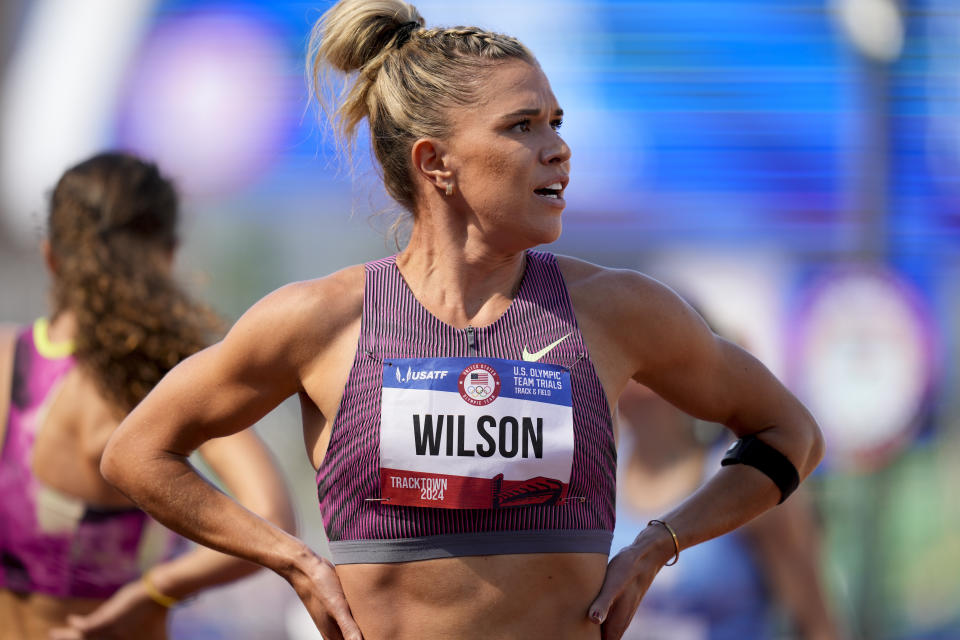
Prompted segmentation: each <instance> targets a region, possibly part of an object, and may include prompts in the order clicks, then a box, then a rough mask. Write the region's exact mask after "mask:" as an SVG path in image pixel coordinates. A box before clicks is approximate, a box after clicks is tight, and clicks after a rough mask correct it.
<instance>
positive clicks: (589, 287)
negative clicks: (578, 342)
mask: <svg viewBox="0 0 960 640" xmlns="http://www.w3.org/2000/svg"><path fill="white" fill-rule="evenodd" d="M557 260H558V264H559V265H560V269H561V272H562V273H563V276H564V280H565V282H566V284H567V289H568V291H569V292H570V298H571V301H572V302H573V308H574V310H575V312H576V315H577V323H578V324H579V325H580V328H581V331H583V333H584V336H585V338H586V339H587V341H588V346H589V348H590V351H591V355H592V356H593V354H596V358H595V359H597V360H600V361H601V366H603V367H610V368H611V369H612V370H613V371H615V372H616V373H615V375H614V379H615V382H616V384H617V385H619V384H621V382H624V383H625V381H626V378H627V377H635V376H637V375H638V374H639V376H640V377H641V378H642V377H644V374H643V372H644V371H651V370H656V369H658V368H661V367H664V366H669V365H682V364H683V363H684V362H685V361H686V360H688V359H689V358H690V357H692V354H693V353H695V352H696V351H698V350H700V349H703V348H709V344H710V343H712V341H713V338H714V336H713V333H712V332H711V331H710V330H709V328H708V327H707V326H706V323H705V322H704V321H703V319H702V318H701V317H700V316H699V314H698V313H697V312H696V311H694V310H693V308H692V307H691V306H690V305H689V304H687V302H686V301H685V300H683V298H681V297H680V296H679V295H678V294H677V293H676V292H675V291H673V290H672V289H671V288H670V287H668V286H667V285H665V284H663V283H662V282H660V281H658V280H656V279H654V278H651V277H650V276H647V275H644V274H642V273H640V272H638V271H634V270H631V269H611V268H606V267H601V266H598V265H595V264H591V263H589V262H586V261H583V260H579V259H576V258H570V257H566V256H558V257H557Z"/></svg>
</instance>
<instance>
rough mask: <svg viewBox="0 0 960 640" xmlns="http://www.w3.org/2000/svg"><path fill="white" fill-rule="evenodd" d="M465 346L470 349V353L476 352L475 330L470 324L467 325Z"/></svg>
mask: <svg viewBox="0 0 960 640" xmlns="http://www.w3.org/2000/svg"><path fill="white" fill-rule="evenodd" d="M466 332H467V347H468V348H469V350H470V353H476V352H477V330H476V329H474V328H473V327H471V326H469V325H468V326H467V328H466Z"/></svg>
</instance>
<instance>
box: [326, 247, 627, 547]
mask: <svg viewBox="0 0 960 640" xmlns="http://www.w3.org/2000/svg"><path fill="white" fill-rule="evenodd" d="M568 334H569V336H568ZM564 336H568V337H567V338H566V339H564V340H562V341H560V342H559V343H558V344H557V345H556V346H555V347H554V348H552V349H551V350H550V351H549V352H547V354H546V355H545V356H543V357H542V358H541V359H540V362H543V363H547V364H552V365H558V366H560V367H563V368H564V369H566V370H569V372H570V387H571V391H572V405H573V407H572V411H573V442H574V445H573V446H574V451H573V462H572V467H571V471H570V481H569V491H568V494H567V495H568V496H569V498H566V499H564V500H563V501H562V502H560V503H559V504H539V505H527V506H515V507H502V508H493V509H440V508H431V507H419V506H398V505H391V504H389V503H388V502H383V501H381V500H380V428H381V394H382V388H383V370H384V360H385V359H390V358H438V357H470V356H476V357H489V358H501V359H506V360H516V361H519V360H521V354H522V350H523V349H524V348H525V347H529V348H531V349H539V348H540V347H541V346H545V345H549V344H551V343H553V342H554V341H557V340H559V339H561V338H563V337H564ZM531 345H536V346H531ZM332 428H333V432H332V434H331V439H330V445H329V449H328V451H327V454H326V456H325V458H324V460H323V462H322V464H321V465H320V468H319V470H318V472H317V493H318V497H319V501H320V510H321V513H322V515H323V521H324V526H325V528H326V533H327V537H328V539H329V541H330V548H331V552H332V554H333V559H334V561H335V562H337V563H379V562H404V561H410V560H421V559H428V558H438V557H452V556H464V555H487V554H504V553H540V552H597V553H608V552H609V546H610V539H611V535H612V531H613V526H614V500H615V493H616V487H615V483H616V449H615V443H614V435H613V428H612V420H611V416H610V409H609V407H608V404H607V399H606V395H605V394H604V390H603V387H602V385H601V384H600V380H599V378H598V377H597V374H596V371H595V370H594V367H593V364H592V363H591V361H590V357H589V355H588V353H587V349H586V346H585V344H584V342H583V337H582V336H581V334H580V331H579V329H578V327H577V321H576V317H575V315H574V311H573V305H572V304H571V302H570V297H569V294H568V292H567V288H566V284H565V283H564V281H563V276H562V274H561V272H560V269H559V266H558V265H557V260H556V258H555V257H554V256H553V255H552V254H549V253H544V252H537V251H528V252H527V254H526V267H525V271H524V274H523V278H522V280H521V283H520V287H519V289H518V290H517V294H516V297H515V298H514V300H513V301H512V303H511V304H510V306H509V307H508V308H507V310H506V312H504V314H503V315H502V316H501V317H500V318H499V319H497V320H496V321H495V322H494V323H493V324H491V325H489V326H486V327H467V328H466V329H456V328H454V327H452V326H450V325H447V324H445V323H443V322H441V321H440V320H439V319H437V318H436V317H435V316H433V315H432V314H431V313H430V312H429V311H427V310H426V309H425V308H424V307H423V306H422V305H421V304H420V303H419V302H418V301H417V300H416V298H415V297H414V295H413V293H412V292H411V290H410V288H409V287H408V286H407V284H406V282H405V281H404V279H403V276H402V275H401V274H400V271H399V269H398V268H397V266H396V256H391V257H388V258H384V259H382V260H378V261H375V262H370V263H368V264H366V265H365V289H364V300H363V316H362V321H361V329H360V338H359V341H358V346H357V353H356V356H355V358H354V362H353V366H352V368H351V370H350V375H349V378H348V379H347V383H346V386H345V387H344V392H343V398H342V400H341V403H340V408H339V411H338V413H337V417H336V420H335V421H334V424H333V427H332Z"/></svg>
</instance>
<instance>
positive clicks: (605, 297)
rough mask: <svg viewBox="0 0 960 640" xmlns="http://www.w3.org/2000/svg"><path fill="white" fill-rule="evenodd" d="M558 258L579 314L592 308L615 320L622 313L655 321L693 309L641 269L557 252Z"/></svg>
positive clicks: (684, 313) (589, 311) (636, 318)
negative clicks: (640, 270) (603, 265)
mask: <svg viewBox="0 0 960 640" xmlns="http://www.w3.org/2000/svg"><path fill="white" fill-rule="evenodd" d="M557 262H558V264H559V265H560V270H561V272H562V273H563V278H564V281H565V282H566V284H567V290H568V291H569V292H570V297H571V299H572V301H573V304H574V307H575V308H576V309H577V312H578V314H577V315H578V317H579V316H580V315H581V313H584V312H585V313H591V310H593V311H595V312H596V313H597V314H598V315H601V316H604V317H607V318H610V319H611V321H614V322H616V321H617V319H618V318H621V319H622V317H621V314H623V315H627V316H630V317H631V319H633V320H638V319H643V318H648V319H649V320H651V321H655V320H658V319H660V320H662V319H665V318H664V315H666V316H669V315H671V314H680V315H686V314H687V313H688V312H689V311H690V307H689V305H687V303H686V302H685V301H684V300H683V299H682V298H681V297H680V296H679V295H677V293H676V292H674V291H673V290H672V289H671V288H670V287H668V286H667V285H665V284H663V283H662V282H660V281H658V280H656V279H654V278H651V277H650V276H647V275H645V274H642V273H640V272H639V271H634V270H632V269H612V268H609V267H602V266H599V265H596V264H593V263H591V262H587V261H585V260H580V259H579V258H571V257H569V256H557ZM637 314H640V315H639V317H638V315H637ZM611 316H613V317H611Z"/></svg>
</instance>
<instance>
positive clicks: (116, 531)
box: [0, 319, 169, 598]
mask: <svg viewBox="0 0 960 640" xmlns="http://www.w3.org/2000/svg"><path fill="white" fill-rule="evenodd" d="M71 351H72V345H70V344H69V343H59V344H52V343H50V342H49V341H48V339H47V334H46V321H45V320H42V319H41V320H38V321H37V322H36V323H35V324H34V327H33V328H32V329H31V328H26V329H24V330H23V331H21V332H20V334H19V335H18V336H17V341H16V348H15V355H14V363H13V383H12V388H11V389H10V412H9V416H8V418H7V425H6V435H5V437H4V442H3V443H2V445H0V447H2V448H0V588H6V589H9V590H11V591H16V592H36V593H44V594H48V595H51V596H56V597H80V598H106V597H109V596H110V595H111V594H113V593H114V592H115V591H116V590H117V589H118V588H119V587H121V586H122V585H124V584H126V583H127V582H130V581H131V580H135V579H137V578H138V577H139V576H140V573H141V571H140V568H139V566H138V556H139V554H140V552H141V543H142V542H143V541H144V539H145V535H144V534H145V533H146V531H147V529H148V527H147V523H148V518H147V516H146V515H145V514H144V513H143V512H142V511H140V510H139V509H97V508H94V507H92V506H90V505H86V504H84V503H82V502H81V501H79V500H77V499H76V498H74V497H72V496H68V495H65V494H63V493H61V492H58V491H55V490H53V489H51V488H49V487H46V486H45V485H43V484H42V483H41V482H40V481H39V480H38V479H37V478H36V477H35V476H34V475H33V472H32V470H31V461H32V458H33V446H34V442H35V441H36V437H37V433H38V431H39V429H40V428H41V427H42V425H43V421H44V417H45V414H46V410H47V409H48V407H49V405H50V403H51V402H52V400H53V398H54V397H55V396H56V393H57V390H58V388H59V386H60V383H61V382H62V381H63V378H64V376H66V374H67V373H68V372H69V371H70V370H71V369H72V368H73V367H74V366H75V361H74V359H73V357H72V356H71ZM150 522H152V521H150ZM161 540H162V542H160V543H159V544H160V545H169V538H166V539H163V536H161ZM161 553H162V552H161Z"/></svg>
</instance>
